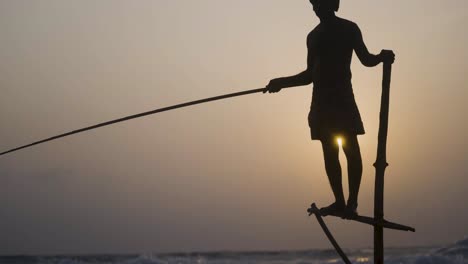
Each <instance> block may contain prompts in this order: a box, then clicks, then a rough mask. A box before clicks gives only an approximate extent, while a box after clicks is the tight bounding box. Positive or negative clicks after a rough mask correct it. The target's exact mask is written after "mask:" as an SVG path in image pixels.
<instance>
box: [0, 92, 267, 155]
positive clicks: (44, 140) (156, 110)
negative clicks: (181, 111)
mask: <svg viewBox="0 0 468 264" xmlns="http://www.w3.org/2000/svg"><path fill="white" fill-rule="evenodd" d="M260 92H265V88H259V89H253V90H247V91H242V92H237V93H231V94H225V95H220V96H215V97H210V98H206V99H201V100H197V101H192V102H187V103H183V104H177V105H173V106H168V107H164V108H159V109H155V110H151V111H148V112H144V113H140V114H136V115H131V116H126V117H122V118H119V119H115V120H111V121H107V122H103V123H99V124H97V125H93V126H89V127H85V128H81V129H77V130H73V131H70V132H67V133H64V134H60V135H57V136H53V137H50V138H46V139H43V140H39V141H36V142H33V143H30V144H27V145H24V146H20V147H17V148H14V149H10V150H7V151H5V152H1V153H0V156H3V155H5V154H8V153H12V152H15V151H18V150H20V149H25V148H29V147H32V146H35V145H39V144H42V143H45V142H49V141H52V140H56V139H59V138H64V137H68V136H71V135H75V134H78V133H82V132H85V131H89V130H93V129H97V128H100V127H105V126H110V125H113V124H117V123H121V122H125V121H128V120H132V119H136V118H141V117H144V116H149V115H154V114H157V113H162V112H166V111H171V110H175V109H178V108H183V107H188V106H192V105H197V104H203V103H208V102H212V101H218V100H223V99H227V98H232V97H238V96H243V95H248V94H254V93H260Z"/></svg>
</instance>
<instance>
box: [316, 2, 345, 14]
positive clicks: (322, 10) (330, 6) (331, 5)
mask: <svg viewBox="0 0 468 264" xmlns="http://www.w3.org/2000/svg"><path fill="white" fill-rule="evenodd" d="M310 3H311V4H312V6H313V7H314V11H315V13H316V14H317V16H318V17H324V16H326V15H328V14H330V13H333V12H336V11H338V9H339V8H340V0H310Z"/></svg>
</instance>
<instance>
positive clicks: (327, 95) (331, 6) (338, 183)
mask: <svg viewBox="0 0 468 264" xmlns="http://www.w3.org/2000/svg"><path fill="white" fill-rule="evenodd" d="M310 2H311V4H312V6H313V9H314V11H315V14H316V15H317V16H318V17H319V19H320V24H319V25H318V26H317V27H316V28H315V29H314V30H312V32H310V34H309V35H308V36H307V49H308V56H307V69H306V70H305V71H303V72H301V73H299V74H297V75H294V76H290V77H283V78H277V79H273V80H271V81H270V83H269V84H268V85H267V87H266V90H265V92H266V91H268V92H270V93H276V92H279V91H280V90H281V89H282V88H286V87H293V86H301V85H308V84H311V83H314V89H313V94H312V104H311V107H310V113H309V117H308V119H309V126H310V132H311V137H312V140H320V141H321V143H322V148H323V154H324V159H325V169H326V172H327V175H328V179H329V181H330V185H331V188H332V190H333V194H334V196H335V202H334V203H333V204H331V205H329V206H327V207H324V208H322V209H320V211H321V213H322V214H323V215H330V214H335V215H344V216H352V215H355V214H357V211H356V210H357V207H358V193H359V186H360V184H361V177H362V159H361V152H360V149H359V143H358V140H357V135H363V134H364V133H365V132H364V126H363V124H362V121H361V116H360V114H359V110H358V108H357V105H356V102H355V100H354V94H353V89H352V85H351V58H352V55H353V51H354V52H356V55H357V56H358V58H359V60H360V61H361V63H362V64H363V65H365V66H367V67H374V66H376V65H378V64H379V63H381V62H384V61H385V62H393V61H394V59H395V55H394V54H393V53H392V52H391V51H385V50H382V52H381V53H380V54H379V55H373V54H371V53H369V51H368V50H367V48H366V45H365V44H364V41H363V38H362V35H361V31H360V29H359V27H358V26H357V25H356V24H355V23H353V22H351V21H348V20H345V19H342V18H339V17H337V16H336V15H335V12H336V11H338V8H339V4H340V1H339V0H310ZM338 138H341V139H342V148H343V151H344V153H345V155H346V159H347V161H348V173H349V175H348V177H349V198H348V201H347V203H345V198H344V195H343V187H342V177H341V166H340V161H339V159H338V152H339V144H338V142H337V139H338Z"/></svg>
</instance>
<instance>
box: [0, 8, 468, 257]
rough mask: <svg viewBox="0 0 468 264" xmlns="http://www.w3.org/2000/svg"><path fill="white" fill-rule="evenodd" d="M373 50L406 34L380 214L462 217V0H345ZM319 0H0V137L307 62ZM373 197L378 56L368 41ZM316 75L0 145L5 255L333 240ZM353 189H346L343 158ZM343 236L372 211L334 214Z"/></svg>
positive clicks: (456, 234) (444, 227)
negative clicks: (312, 211)
mask: <svg viewBox="0 0 468 264" xmlns="http://www.w3.org/2000/svg"><path fill="white" fill-rule="evenodd" d="M341 2H342V3H341V8H340V11H339V13H338V15H339V16H341V17H344V18H346V19H349V20H352V21H354V22H356V23H357V24H358V25H359V26H360V28H361V30H362V32H363V36H364V41H365V43H366V45H367V46H368V48H369V50H370V51H371V52H373V53H379V52H380V50H381V49H392V50H394V51H395V53H396V56H397V60H396V62H395V64H394V66H393V76H392V78H393V79H392V88H391V89H392V90H391V105H390V121H389V136H388V155H387V156H388V157H387V160H388V162H389V164H390V167H389V168H388V169H387V172H386V179H385V181H386V182H385V184H386V185H385V215H386V218H387V219H388V220H391V221H395V222H398V223H402V224H406V225H410V226H414V227H415V228H416V229H417V232H416V233H400V232H397V231H386V233H385V242H386V245H388V246H412V245H443V244H447V243H451V242H454V241H456V240H459V239H462V238H464V237H465V236H466V235H468V227H467V225H466V223H468V210H467V209H468V207H467V205H466V200H467V198H468V195H467V194H466V189H467V188H468V178H467V176H468V169H467V168H466V164H467V162H468V153H467V143H466V142H467V140H466V138H465V137H466V135H467V134H468V118H467V114H468V108H467V104H466V102H465V101H466V100H467V99H468V92H467V88H468V87H467V84H468V77H467V75H466V72H467V69H468V51H467V50H466V47H467V46H468V35H467V34H466V29H465V27H466V25H468V15H467V12H466V10H468V2H467V1H465V0H450V1H435V0H424V1H422V0H412V1H407V0H394V1H375V0H352V1H350V0H342V1H341ZM318 22H319V21H318V19H317V18H316V17H315V15H314V13H313V11H312V8H311V6H310V4H309V2H308V1H307V0H295V1H286V0H255V1H251V0H238V1H226V0H198V1H192V0H153V1H150V0H135V1H129V0H126V1H124V0H101V1H92V0H82V1H72V0H41V1H29V0H0V39H1V42H0V43H1V44H0V47H1V48H0V91H1V97H0V123H1V125H2V128H1V129H0V138H1V140H0V150H7V149H11V148H13V147H17V146H19V145H23V144H27V143H30V142H32V141H36V140H39V139H42V138H45V137H49V136H52V135H56V134H60V133H63V132H67V131H69V130H73V129H77V128H81V127H84V126H88V125H92V124H95V123H98V122H102V121H106V120H110V119H115V118H118V117H121V116H126V115H129V114H134V113H139V112H144V111H147V110H151V109H155V108H159V107H164V106H169V105H173V104H177V103H181V102H186V101H191V100H196V99H201V98H205V97H211V96H216V95H221V94H225V93H231V92H237V91H242V90H248V89H255V88H261V87H264V86H265V85H266V84H267V83H268V81H269V80H270V79H272V78H275V77H281V76H287V75H292V74H296V73H298V72H300V71H302V70H304V69H305V66H306V54H307V50H306V36H307V34H308V33H309V32H310V31H311V30H312V29H313V28H314V27H315V26H316V25H317V24H318ZM352 71H353V87H354V93H355V96H356V101H357V104H358V106H359V109H360V112H361V115H362V118H363V121H364V126H365V129H366V132H367V133H366V135H363V136H360V137H359V141H360V145H361V150H362V155H363V163H364V174H363V182H362V186H361V192H360V196H359V212H360V213H361V214H364V215H372V209H373V186H374V173H375V171H374V168H373V167H372V164H373V163H374V161H375V158H376V148H377V132H378V117H379V107H380V95H381V78H382V67H381V66H378V67H375V68H366V67H364V66H362V65H361V64H360V63H359V61H358V60H357V59H356V57H354V60H353V64H352ZM311 94H312V86H307V87H305V86H304V87H297V88H290V89H285V90H283V91H281V92H280V93H278V94H265V95H263V94H256V95H249V96H244V97H240V98H235V99H230V100H225V101H220V102H214V103H210V104H205V105H200V106H195V107H192V108H186V109H181V110H177V111H172V112H167V113H164V114H160V115H157V116H151V117H147V118H142V119H139V120H134V121H130V122H126V123H122V124H118V125H114V126H111V127H107V128H102V129H99V130H95V131H92V132H87V133H84V134H80V135H77V136H73V137H69V138H66V139H61V140H58V141H55V142H51V143H47V144H44V145H41V146H37V147H33V148H30V149H27V150H23V151H19V152H16V153H12V154H10V155H7V156H2V157H0V219H1V220H0V234H1V236H0V255H11V254H31V255H33V254H91V253H141V252H186V251H215V250H278V249H293V250H294V249H309V248H329V247H330V245H329V242H328V241H327V240H326V237H325V236H324V234H323V233H322V231H321V230H320V227H319V225H318V224H317V222H316V221H315V220H314V219H312V218H308V217H307V215H306V213H305V211H306V209H307V208H308V206H309V205H310V203H311V202H317V203H318V204H319V205H322V206H323V205H326V204H329V203H330V202H331V201H332V200H333V196H332V192H331V189H330V187H329V185H328V181H327V177H326V174H325V169H324V164H323V159H322V153H321V146H320V143H319V142H318V141H311V140H310V134H309V128H308V124H307V114H308V110H309V106H310V101H311ZM340 158H341V160H342V162H343V163H342V165H343V166H342V167H343V168H344V189H345V192H346V193H347V179H346V178H347V177H346V166H345V164H346V163H345V160H344V155H343V153H340ZM327 223H328V224H329V225H330V228H331V229H332V231H333V233H334V234H335V236H336V238H337V240H338V241H339V242H340V243H341V244H342V246H343V247H344V248H358V247H371V246H372V244H373V242H372V234H373V230H372V228H370V227H369V226H366V225H361V224H358V223H350V222H344V221H342V220H338V219H327Z"/></svg>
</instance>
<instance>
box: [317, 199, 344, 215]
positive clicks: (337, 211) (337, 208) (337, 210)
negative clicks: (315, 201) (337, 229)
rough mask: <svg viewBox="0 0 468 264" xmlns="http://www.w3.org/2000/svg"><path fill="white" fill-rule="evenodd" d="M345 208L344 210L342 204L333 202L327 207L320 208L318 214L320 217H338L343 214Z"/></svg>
mask: <svg viewBox="0 0 468 264" xmlns="http://www.w3.org/2000/svg"><path fill="white" fill-rule="evenodd" d="M345 208H346V205H345V204H344V203H338V202H334V203H332V204H331V205H329V206H327V207H322V208H320V214H321V215H322V216H327V215H335V216H339V215H342V214H343V213H344V211H345Z"/></svg>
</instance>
